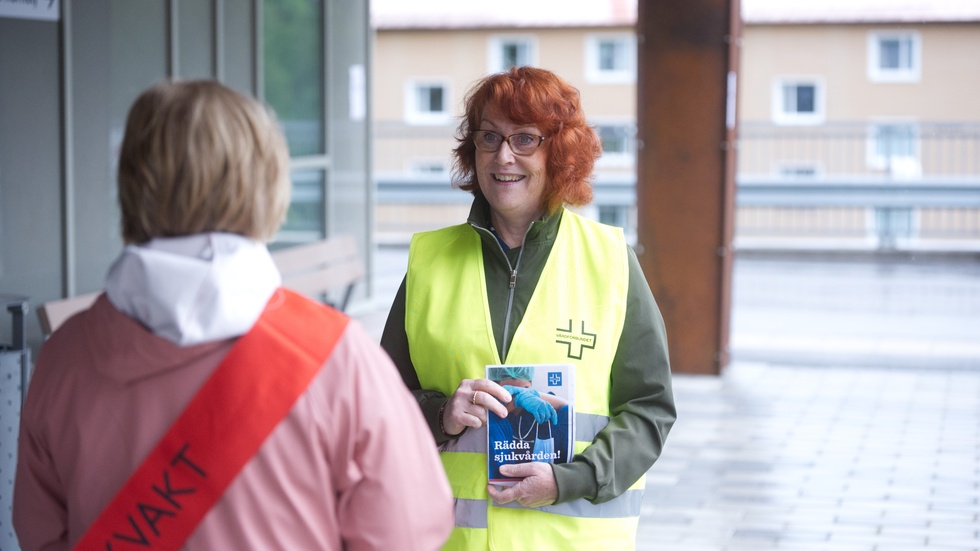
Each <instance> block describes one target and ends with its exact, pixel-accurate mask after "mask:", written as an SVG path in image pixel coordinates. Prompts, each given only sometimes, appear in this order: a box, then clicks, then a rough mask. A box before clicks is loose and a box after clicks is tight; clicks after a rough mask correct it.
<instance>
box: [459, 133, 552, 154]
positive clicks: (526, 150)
mask: <svg viewBox="0 0 980 551" xmlns="http://www.w3.org/2000/svg"><path fill="white" fill-rule="evenodd" d="M545 139H546V137H545V136H538V135H537V134H511V135H510V136H504V135H503V134H498V133H497V132H492V131H490V130H476V131H474V132H473V143H474V144H475V145H476V148H477V149H479V150H480V151H486V152H487V153H493V152H495V151H497V150H499V149H500V146H501V145H502V144H503V143H504V142H507V145H509V146H510V150H511V151H513V152H514V155H530V154H531V153H534V151H535V150H536V149H537V148H538V146H539V145H541V142H543V141H545Z"/></svg>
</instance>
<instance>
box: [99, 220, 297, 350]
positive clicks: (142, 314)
mask: <svg viewBox="0 0 980 551" xmlns="http://www.w3.org/2000/svg"><path fill="white" fill-rule="evenodd" d="M281 284H282V277H281V276H280V275H279V270H277V269H276V265H275V263H274V262H273V261H272V257H271V256H270V255H269V251H268V249H266V247H265V245H264V244H262V243H258V242H256V241H252V240H251V239H248V238H245V237H242V236H240V235H234V234H227V233H210V234H198V235H191V236H185V237H174V238H165V239H163V238H161V239H153V240H151V241H149V242H147V243H144V244H142V245H129V246H127V247H126V248H125V249H123V252H122V254H121V255H120V256H119V258H118V259H116V261H115V262H114V263H113V265H112V267H111V268H110V269H109V275H108V277H107V278H106V296H107V297H108V299H109V301H110V302H112V304H113V305H114V306H115V307H116V308H118V309H119V310H120V311H122V312H123V313H125V314H127V315H128V316H130V317H132V318H134V319H136V320H137V321H139V322H140V323H142V324H143V325H144V326H146V328H147V329H149V330H150V331H152V332H153V333H154V334H156V335H158V336H160V337H163V338H165V339H167V340H169V341H171V342H173V343H175V344H177V345H180V346H189V345H194V344H201V343H204V342H210V341H215V340H220V339H226V338H230V337H237V336H240V335H243V334H245V333H246V332H248V330H249V329H251V327H252V325H254V324H255V321H256V320H257V319H258V317H259V314H261V313H262V310H263V309H264V308H265V304H266V302H267V301H268V300H269V298H270V297H271V296H272V294H273V292H275V290H276V289H277V288H278V287H279V286H280V285H281Z"/></svg>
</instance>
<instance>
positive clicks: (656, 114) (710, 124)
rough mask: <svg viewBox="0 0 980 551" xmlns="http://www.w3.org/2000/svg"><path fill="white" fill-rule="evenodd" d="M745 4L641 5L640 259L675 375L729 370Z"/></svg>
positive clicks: (648, 1)
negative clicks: (738, 101) (740, 46)
mask: <svg viewBox="0 0 980 551" xmlns="http://www.w3.org/2000/svg"><path fill="white" fill-rule="evenodd" d="M740 21H741V19H740V16H739V0H685V1H683V2H672V1H658V0H640V2H639V6H638V17H637V38H638V44H639V51H638V67H637V102H638V105H637V129H638V138H639V143H640V144H641V145H640V148H639V151H638V154H637V185H636V188H637V189H636V193H637V209H638V227H637V234H638V241H639V243H638V245H639V248H638V253H639V259H640V264H641V265H642V267H643V270H644V273H645V274H646V276H647V280H648V281H649V283H650V287H651V289H653V294H654V296H655V297H656V298H657V302H658V304H659V305H660V308H661V311H662V312H663V315H664V319H665V322H666V325H667V338H668V341H669V343H670V361H671V367H672V369H673V371H674V372H678V373H700V374H715V375H717V374H720V373H721V370H722V368H724V366H725V365H727V363H728V334H729V318H730V312H731V278H732V247H731V244H732V235H733V233H734V230H733V226H734V190H735V183H734V181H735V149H734V144H735V126H736V123H735V121H736V117H735V104H736V102H735V97H736V96H735V90H736V87H735V83H736V81H737V74H738V44H739V36H740V30H741V24H740Z"/></svg>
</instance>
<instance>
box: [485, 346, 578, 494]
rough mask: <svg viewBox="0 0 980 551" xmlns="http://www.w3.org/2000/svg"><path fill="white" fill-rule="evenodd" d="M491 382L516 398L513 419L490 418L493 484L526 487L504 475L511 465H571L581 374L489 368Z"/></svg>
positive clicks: (565, 369) (549, 368) (559, 368)
mask: <svg viewBox="0 0 980 551" xmlns="http://www.w3.org/2000/svg"><path fill="white" fill-rule="evenodd" d="M487 378H488V379H490V380H491V381H494V382H496V383H498V384H500V385H501V386H503V387H504V388H505V389H506V390H507V391H508V392H510V394H511V397H512V400H511V402H510V403H509V404H507V410H508V414H507V417H503V418H502V417H499V416H497V415H496V414H495V413H493V412H490V414H489V418H488V422H487V429H488V430H487V468H488V472H489V480H490V483H491V484H496V485H500V486H509V485H512V484H516V483H517V482H519V481H520V479H519V478H507V477H503V476H501V475H500V466H501V465H506V464H508V463H527V462H530V461H542V462H545V463H568V462H569V461H571V460H572V455H573V454H574V449H573V445H574V442H575V410H574V401H575V368H574V367H573V366H572V365H570V364H525V365H488V366H487Z"/></svg>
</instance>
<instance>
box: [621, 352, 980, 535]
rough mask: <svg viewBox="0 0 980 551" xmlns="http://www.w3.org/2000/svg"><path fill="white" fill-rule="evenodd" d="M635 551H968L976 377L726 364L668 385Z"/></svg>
mask: <svg viewBox="0 0 980 551" xmlns="http://www.w3.org/2000/svg"><path fill="white" fill-rule="evenodd" d="M675 394H676V399H677V404H678V421H677V424H676V425H675V427H674V429H673V431H672V432H671V434H670V436H669V437H668V440H667V446H666V448H665V450H664V454H663V456H662V457H661V459H660V460H659V461H658V462H657V464H656V465H654V467H653V469H652V470H651V471H650V473H649V475H648V479H647V494H646V500H645V504H644V509H643V514H642V518H641V523H640V530H639V536H638V549H639V550H653V549H657V550H672V549H676V550H690V551H694V550H705V551H709V550H710V551H730V550H747V551H748V550H764V549H799V550H810V549H833V550H838V549H839V550H851V549H853V550H862V551H877V550H892V549H894V550H904V549H930V550H940V549H941V550H949V551H961V550H977V549H980V375H978V374H977V373H976V372H974V371H971V370H936V369H930V370H898V371H896V370H889V369H868V368H843V367H826V366H820V367H812V368H809V367H802V366H793V367H787V366H779V365H768V364H764V363H735V364H732V365H731V366H730V367H729V368H728V369H727V370H726V371H725V372H724V374H723V375H722V376H721V377H718V378H715V377H698V376H683V375H682V376H677V377H676V378H675Z"/></svg>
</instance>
